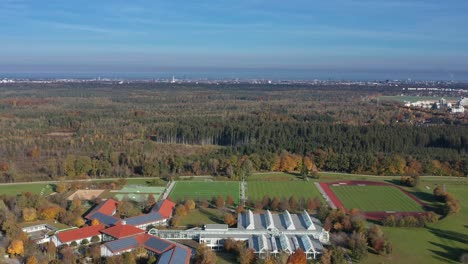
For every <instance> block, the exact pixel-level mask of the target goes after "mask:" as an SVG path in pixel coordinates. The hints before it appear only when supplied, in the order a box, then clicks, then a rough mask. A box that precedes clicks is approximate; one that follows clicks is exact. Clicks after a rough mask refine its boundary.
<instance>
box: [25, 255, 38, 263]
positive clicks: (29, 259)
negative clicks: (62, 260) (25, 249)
mask: <svg viewBox="0 0 468 264" xmlns="http://www.w3.org/2000/svg"><path fill="white" fill-rule="evenodd" d="M26 264H39V261H37V258H36V256H30V257H28V258H27V259H26Z"/></svg>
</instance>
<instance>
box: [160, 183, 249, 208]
mask: <svg viewBox="0 0 468 264" xmlns="http://www.w3.org/2000/svg"><path fill="white" fill-rule="evenodd" d="M219 195H221V196H222V197H223V198H226V197H227V196H229V195H231V196H232V198H234V202H235V203H238V202H239V195H240V184H239V182H211V181H206V182H201V181H177V182H176V184H175V186H174V189H172V191H171V193H170V194H169V197H171V198H172V199H173V200H175V201H177V200H183V199H185V198H192V199H203V198H205V199H207V200H210V199H211V198H212V197H213V196H216V197H217V196H219Z"/></svg>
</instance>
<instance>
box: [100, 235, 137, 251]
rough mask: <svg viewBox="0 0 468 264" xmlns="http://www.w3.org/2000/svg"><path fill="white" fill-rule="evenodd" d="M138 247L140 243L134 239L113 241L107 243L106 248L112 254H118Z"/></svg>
mask: <svg viewBox="0 0 468 264" xmlns="http://www.w3.org/2000/svg"><path fill="white" fill-rule="evenodd" d="M138 245H139V243H138V241H136V240H135V238H133V237H129V238H124V239H119V240H113V241H110V242H107V243H106V246H107V247H108V248H109V249H110V250H111V251H112V252H118V251H121V250H124V249H129V248H135V247H138Z"/></svg>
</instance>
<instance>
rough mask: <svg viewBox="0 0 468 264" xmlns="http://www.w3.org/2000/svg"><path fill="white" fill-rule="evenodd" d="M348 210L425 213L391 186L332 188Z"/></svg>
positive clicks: (419, 206)
mask: <svg viewBox="0 0 468 264" xmlns="http://www.w3.org/2000/svg"><path fill="white" fill-rule="evenodd" d="M330 189H331V190H332V191H333V192H334V193H335V195H336V196H337V197H338V199H340V201H341V202H342V203H343V205H344V206H345V207H346V209H352V208H358V209H360V210H361V211H364V212H381V211H395V212H423V211H424V209H423V208H422V206H421V205H419V204H418V203H416V202H415V201H414V200H413V199H411V198H410V197H409V196H407V195H406V194H405V193H403V192H402V191H401V190H399V189H398V188H395V187H391V186H357V185H356V186H354V185H352V186H349V185H347V186H330Z"/></svg>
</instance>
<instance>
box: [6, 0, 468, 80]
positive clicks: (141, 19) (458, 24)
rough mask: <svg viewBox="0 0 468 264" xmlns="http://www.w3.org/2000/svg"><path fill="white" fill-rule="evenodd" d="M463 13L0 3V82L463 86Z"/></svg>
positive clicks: (425, 6)
mask: <svg viewBox="0 0 468 264" xmlns="http://www.w3.org/2000/svg"><path fill="white" fill-rule="evenodd" d="M467 13H468V2H467V1H463V0H453V1H449V2H444V1H435V0H426V1H409V0H408V1H403V0H387V1H384V0H373V1H370V0H331V1H326V2H325V1H318V2H315V1H307V0H303V1H288V2H286V1H279V0H278V1H277V0H271V1H260V0H239V1H206V0H205V1H203V0H202V1H180V0H176V1H132V2H130V1H123V0H122V1H118V0H116V1H114V0H113V1H111V0H103V1H59V0H51V1H47V2H46V3H45V2H43V1H33V0H2V1H0V32H1V35H0V78H1V77H2V76H3V75H5V76H7V75H9V76H22V77H26V76H25V75H28V74H29V75H40V74H44V75H51V76H52V75H54V74H55V75H56V76H61V75H63V76H66V75H69V76H71V75H82V76H85V75H86V76H93V75H95V76H96V75H106V74H108V75H115V76H117V75H119V74H120V75H127V76H130V75H132V74H133V75H134V76H138V75H140V76H145V77H147V78H151V77H155V78H157V77H163V76H167V75H172V74H176V75H184V74H185V75H190V74H192V76H197V77H199V78H203V77H214V76H216V75H217V74H218V75H219V77H226V78H227V77H233V78H242V77H256V78H261V77H265V78H272V77H275V76H276V77H278V78H284V79H287V78H288V74H289V78H292V79H312V78H335V79H385V78H389V79H393V78H399V79H402V78H414V79H445V80H450V79H454V80H468V34H467V33H468V30H467V29H466V25H468V16H467V15H466V14H467ZM360 76H361V77H360ZM117 77H118V76H117ZM352 77H354V78H352Z"/></svg>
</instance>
